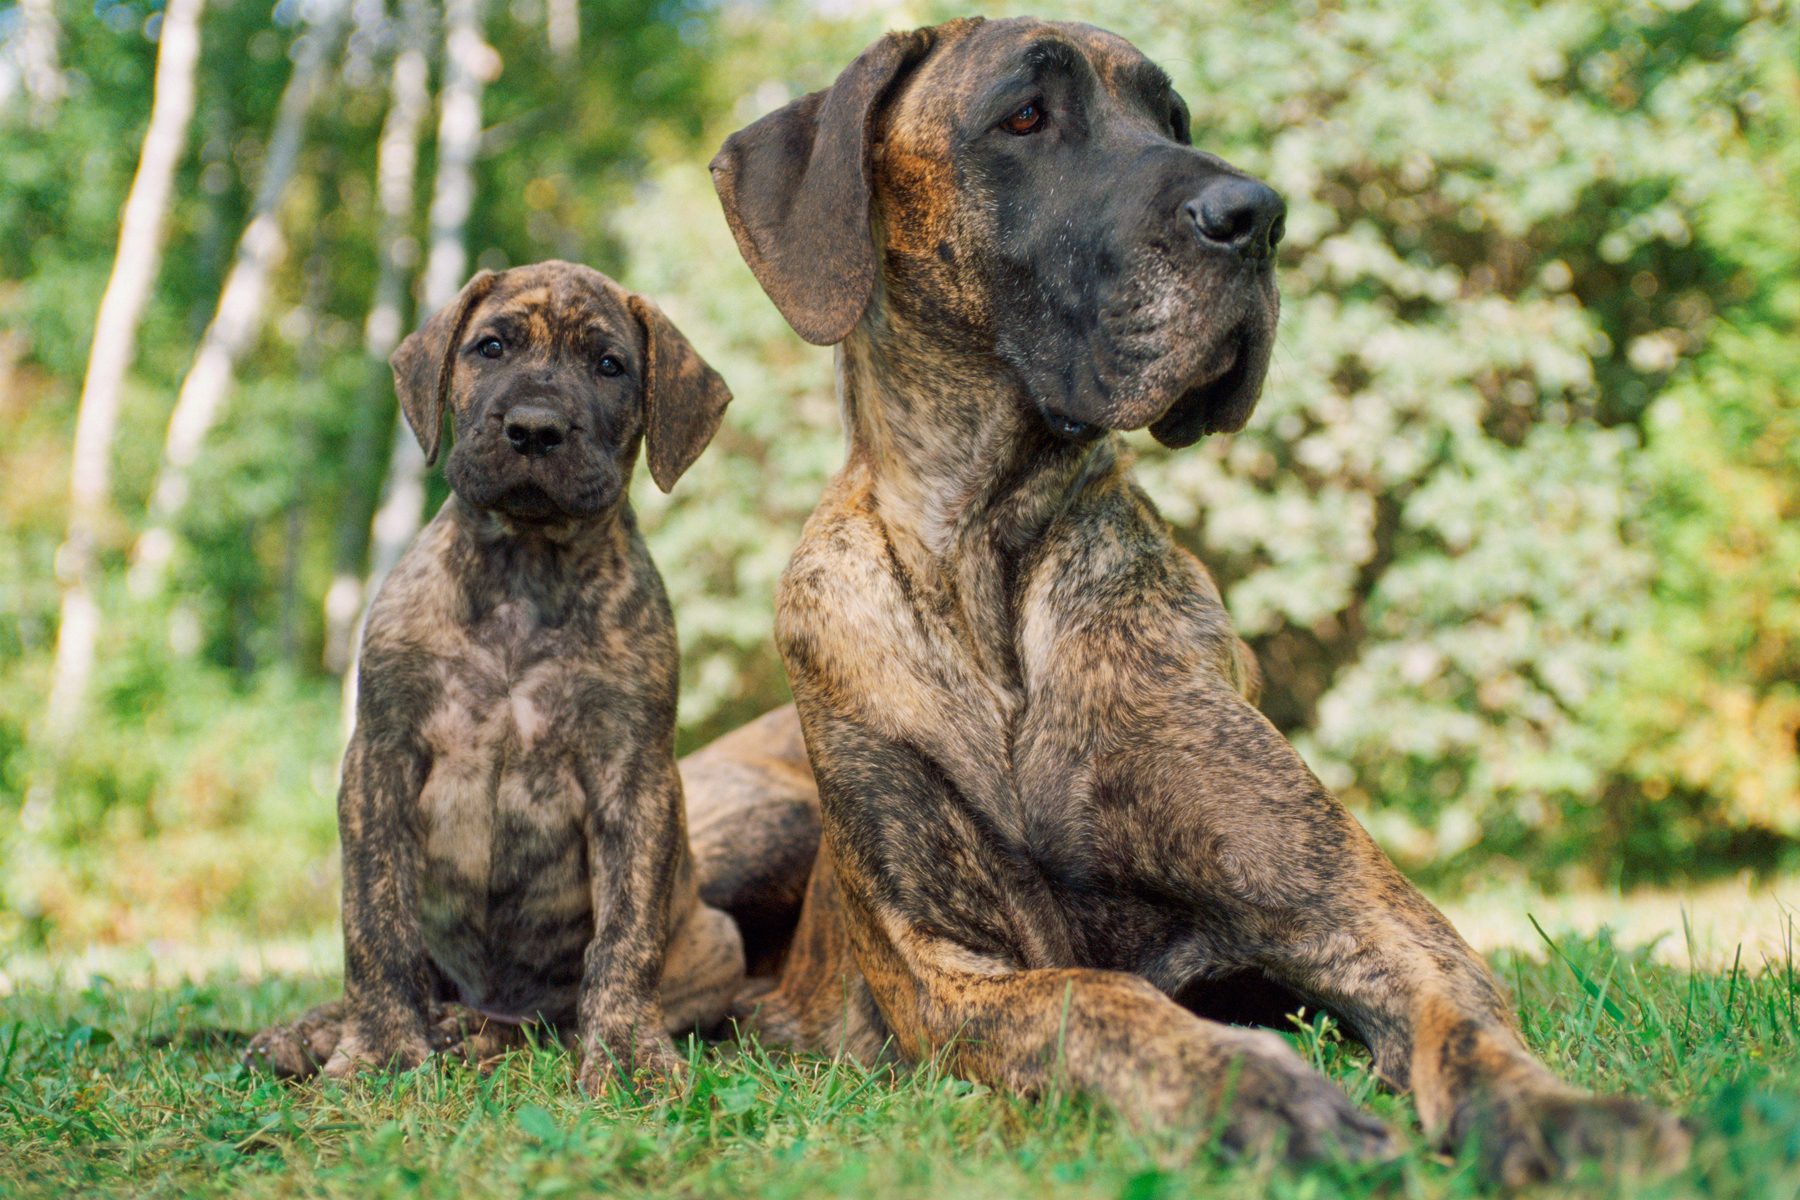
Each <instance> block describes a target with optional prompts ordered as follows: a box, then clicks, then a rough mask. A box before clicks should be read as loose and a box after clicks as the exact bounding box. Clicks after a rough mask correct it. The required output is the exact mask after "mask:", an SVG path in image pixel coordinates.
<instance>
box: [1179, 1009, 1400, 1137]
mask: <svg viewBox="0 0 1800 1200" xmlns="http://www.w3.org/2000/svg"><path fill="white" fill-rule="evenodd" d="M1225 1085H1226V1086H1225V1088H1224V1089H1223V1090H1222V1092H1221V1094H1220V1096H1219V1101H1220V1104H1221V1106H1222V1107H1221V1108H1220V1110H1219V1113H1218V1116H1217V1117H1216V1118H1215V1120H1216V1123H1217V1129H1218V1135H1219V1140H1220V1143H1221V1144H1222V1145H1223V1146H1224V1147H1225V1148H1226V1149H1228V1150H1231V1151H1233V1152H1236V1153H1249V1154H1263V1153H1267V1152H1268V1151H1270V1150H1272V1149H1274V1148H1275V1147H1277V1146H1280V1147H1282V1148H1283V1149H1284V1150H1285V1152H1286V1155H1287V1157H1288V1158H1289V1159H1291V1160H1294V1161H1302V1162H1310V1161H1315V1160H1318V1159H1323V1158H1340V1159H1352V1160H1356V1161H1375V1160H1382V1159H1388V1158H1392V1157H1393V1156H1394V1155H1395V1154H1397V1153H1398V1151H1399V1147H1398V1144H1397V1143H1396V1141H1395V1139H1394V1134H1393V1131H1392V1130H1390V1129H1389V1128H1388V1127H1387V1125H1386V1123H1385V1122H1383V1121H1382V1120H1381V1119H1380V1118H1378V1117H1375V1116H1373V1115H1371V1114H1369V1113H1366V1112H1364V1111H1362V1110H1361V1109H1359V1108H1357V1107H1356V1105H1354V1104H1352V1103H1351V1102H1350V1098H1349V1097H1348V1096H1346V1095H1344V1093H1343V1091H1342V1090H1341V1089H1340V1088H1339V1087H1338V1086H1337V1085H1336V1084H1334V1083H1332V1082H1331V1081H1330V1080H1329V1079H1327V1078H1325V1076H1323V1075H1321V1074H1320V1073H1319V1072H1318V1071H1316V1070H1314V1069H1313V1068H1312V1067H1310V1066H1308V1065H1307V1064H1306V1063H1305V1062H1304V1061H1303V1060H1302V1059H1301V1058H1300V1056H1299V1055H1298V1054H1296V1053H1295V1052H1294V1050H1293V1048H1292V1047H1291V1046H1289V1045H1288V1044H1287V1043H1286V1042H1284V1041H1282V1040H1281V1038H1279V1037H1278V1036H1276V1035H1275V1034H1273V1033H1268V1032H1266V1031H1260V1030H1258V1031H1250V1030H1245V1031H1242V1043H1241V1046H1240V1047H1239V1048H1238V1049H1237V1052H1236V1054H1235V1055H1234V1057H1233V1058H1232V1060H1231V1063H1230V1065H1229V1066H1228V1067H1227V1068H1226V1080H1225Z"/></svg>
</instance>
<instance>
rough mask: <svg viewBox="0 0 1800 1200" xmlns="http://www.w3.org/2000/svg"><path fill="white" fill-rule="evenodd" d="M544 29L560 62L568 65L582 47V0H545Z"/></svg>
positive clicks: (553, 52) (551, 48) (551, 51)
mask: <svg viewBox="0 0 1800 1200" xmlns="http://www.w3.org/2000/svg"><path fill="white" fill-rule="evenodd" d="M544 29H545V32H546V33H547V34H548V35H549V41H550V53H551V54H554V55H555V56H556V59H557V61H558V63H560V64H562V65H565V66H566V65H567V64H569V63H570V62H572V61H574V58H575V52H576V51H577V50H579V49H581V4H580V0H544Z"/></svg>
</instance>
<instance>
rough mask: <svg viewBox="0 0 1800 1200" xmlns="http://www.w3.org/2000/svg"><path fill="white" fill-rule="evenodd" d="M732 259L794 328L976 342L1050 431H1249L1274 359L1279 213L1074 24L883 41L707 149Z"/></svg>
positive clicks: (1166, 103) (820, 336) (997, 27)
mask: <svg viewBox="0 0 1800 1200" xmlns="http://www.w3.org/2000/svg"><path fill="white" fill-rule="evenodd" d="M712 167H713V177H714V182H715V184H716V186H717V188H718V191H719V196H720V199H721V200H722V201H723V203H724V206H725V215H726V219H727V220H728V221H729V222H730V224H731V228H732V232H733V233H734V234H735V235H736V237H737V241H738V246H739V248H740V249H741V250H742V252H743V254H744V258H745V259H746V261H748V263H749V264H750V267H751V270H752V271H753V272H755V274H756V277H757V279H758V281H759V282H760V283H761V284H762V286H763V288H764V290H765V291H767V292H768V294H769V296H770V298H771V299H772V300H774V302H775V304H776V306H777V307H778V308H780V310H781V312H782V314H783V315H784V316H785V317H786V318H787V319H788V321H789V323H790V324H792V325H793V327H794V329H795V330H796V331H797V332H798V333H799V334H800V335H801V336H802V337H804V338H806V339H807V340H808V341H811V342H815V343H819V344H830V343H833V342H837V341H840V340H842V339H844V338H845V337H847V336H848V335H849V334H850V332H851V331H852V330H853V329H854V328H855V327H856V326H857V324H858V322H859V321H861V320H862V319H863V316H864V313H865V312H866V311H867V310H868V309H869V307H870V300H871V297H873V296H874V295H875V294H876V293H875V287H876V284H877V282H878V279H879V280H880V281H881V282H883V283H884V285H885V286H884V289H883V292H882V301H881V302H882V304H884V305H886V306H889V308H890V310H892V309H893V308H894V307H895V306H904V308H905V316H906V318H907V320H908V321H909V322H910V323H911V324H913V325H914V326H918V325H921V324H923V325H925V326H927V327H928V328H931V329H932V331H933V334H934V336H941V339H942V340H943V341H945V342H947V343H949V344H955V345H959V346H968V345H974V346H979V347H982V348H983V350H984V351H985V352H988V353H991V354H992V355H994V356H995V357H997V358H998V359H999V360H1000V362H1001V363H1003V364H1005V366H1006V367H1008V368H1010V370H1011V371H1012V372H1013V373H1014V375H1015V376H1016V377H1017V379H1018V380H1019V381H1020V383H1021V384H1022V385H1023V389H1024V391H1025V392H1026V393H1027V394H1028V396H1029V398H1030V401H1031V403H1032V406H1033V407H1034V408H1035V409H1036V411H1037V413H1038V414H1039V415H1040V416H1041V418H1042V419H1043V420H1044V421H1045V422H1046V423H1047V424H1048V425H1049V426H1050V428H1051V429H1052V430H1053V431H1054V432H1056V433H1057V434H1059V435H1060V436H1063V437H1067V438H1072V439H1083V438H1087V437H1091V436H1094V435H1096V434H1097V433H1098V432H1099V431H1100V430H1104V429H1138V428H1143V427H1145V426H1148V427H1149V428H1150V430H1151V432H1152V433H1154V434H1155V435H1156V437H1157V438H1159V439H1160V440H1161V441H1163V442H1164V443H1165V444H1168V445H1171V446H1180V445H1187V444H1189V443H1191V442H1193V441H1194V440H1195V439H1197V438H1199V437H1200V436H1202V435H1204V434H1206V433H1211V432H1215V431H1225V430H1235V429H1240V428H1242V427H1243V424H1244V422H1245V421H1246V420H1247V419H1248V418H1249V416H1250V411H1251V409H1252V408H1254V407H1255V404H1256V400H1257V397H1258V395H1259V394H1260V392H1261V389H1262V380H1263V375H1264V373H1265V372H1266V370H1267V368H1268V363H1269V352H1270V348H1271V345H1272V343H1273V339H1274V332H1275V320H1276V313H1277V310H1278V301H1277V297H1276V291H1275V277H1274V270H1273V259H1274V251H1275V245H1276V243H1277V242H1278V241H1279V240H1280V238H1281V234H1282V224H1283V220H1284V215H1285V206H1284V205H1283V203H1282V200H1281V198H1280V197H1279V196H1277V195H1276V194H1275V192H1274V191H1272V190H1271V189H1270V188H1269V187H1268V186H1267V185H1266V184H1263V183H1262V182H1260V181H1258V180H1256V179H1254V178H1252V177H1251V176H1249V175H1246V174H1244V173H1243V172H1241V171H1239V170H1237V169H1236V168H1234V167H1232V166H1231V165H1230V164H1228V163H1226V162H1224V161H1222V160H1221V159H1219V158H1216V157H1214V156H1213V155H1211V154H1207V153H1205V152H1203V151H1201V150H1198V149H1195V148H1194V146H1193V145H1192V139H1191V134H1190V130H1189V128H1188V110H1187V105H1186V104H1185V103H1184V102H1183V100H1182V99H1181V97H1180V96H1179V95H1177V94H1176V92H1175V90H1174V88H1173V87H1172V86H1171V85H1170V83H1169V78H1168V76H1167V75H1165V74H1164V73H1163V72H1162V71H1161V70H1160V69H1159V68H1158V67H1157V66H1156V65H1155V64H1153V63H1151V62H1150V61H1149V60H1148V59H1147V58H1145V57H1144V56H1143V55H1142V54H1141V53H1139V52H1138V50H1137V49H1136V48H1135V47H1133V46H1132V45H1131V44H1130V43H1129V42H1126V41H1125V40H1123V39H1122V38H1119V37H1116V36H1114V35H1113V34H1109V33H1106V32H1103V31H1101V30H1098V29H1094V28H1092V27H1090V26H1085V25H1071V24H1063V23H1047V22H1042V21H1037V20H1032V19H1018V20H1006V21H982V20H979V19H974V20H963V21H953V22H950V23H948V24H946V25H940V26H936V27H934V28H930V29H922V30H916V31H914V32H911V33H895V34H889V35H888V36H886V37H884V38H883V39H882V40H880V41H879V42H876V43H875V44H874V45H873V46H870V47H869V48H868V49H867V50H865V51H864V52H863V53H862V55H861V56H860V57H858V58H857V59H856V61H855V62H853V63H851V64H850V66H848V67H847V68H845V69H844V71H843V73H842V74H841V75H839V76H838V78H837V81H836V82H835V83H834V84H833V85H832V86H831V87H829V88H827V89H826V90H824V91H822V92H814V93H813V94H811V95H808V96H804V97H802V98H801V99H799V100H796V101H794V102H793V103H792V104H789V105H788V106H787V107H785V108H783V109H780V110H779V111H777V112H774V113H771V114H770V115H768V116H766V117H764V118H762V119H761V120H759V121H757V122H755V123H754V124H752V125H750V126H748V127H746V128H744V129H742V130H739V131H738V132H737V133H735V134H733V135H732V136H731V137H730V138H729V139H727V141H726V143H725V146H724V148H723V149H722V150H720V152H719V154H718V157H716V158H715V159H714V160H713V164H712Z"/></svg>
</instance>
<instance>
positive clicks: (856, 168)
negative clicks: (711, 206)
mask: <svg viewBox="0 0 1800 1200" xmlns="http://www.w3.org/2000/svg"><path fill="white" fill-rule="evenodd" d="M934 40H935V34H934V32H933V31H932V30H930V29H917V30H914V31H912V32H911V33H890V34H888V35H887V36H885V37H883V38H882V39H881V40H880V41H878V42H876V43H875V44H874V45H872V46H870V47H869V48H868V49H867V50H864V51H863V52H862V53H861V54H860V55H858V56H857V58H856V61H855V62H853V63H851V64H850V65H849V66H847V67H845V68H844V70H843V73H842V74H840V75H839V76H838V77H837V81H836V82H835V83H833V84H832V85H831V86H830V87H828V88H826V89H825V90H824V91H822V92H813V93H812V94H810V95H806V96H802V97H800V99H798V100H795V101H794V102H793V103H792V104H789V105H787V106H786V107H785V108H781V109H777V110H776V111H775V112H772V113H770V114H769V115H768V116H766V117H763V118H762V119H761V120H758V121H756V122H755V123H753V124H751V125H747V126H745V127H744V128H743V129H740V130H738V131H737V132H736V133H734V134H732V135H731V136H730V137H728V138H726V139H725V145H724V147H723V148H722V149H721V150H720V151H719V153H718V154H717V155H716V156H715V157H714V158H713V160H712V175H713V186H714V187H715V188H717V189H718V192H719V201H720V202H721V203H722V204H723V205H724V206H725V220H726V222H727V223H729V224H730V226H731V232H732V236H734V237H735V238H737V244H738V249H739V250H740V251H741V252H742V253H743V255H744V261H745V262H747V263H749V264H750V270H751V271H752V272H753V273H754V274H755V275H756V281H757V282H758V283H760V284H762V288H763V291H765V292H767V293H768V294H769V299H771V300H773V301H774V302H775V307H776V308H778V309H780V310H781V315H782V316H784V317H786V318H787V322H788V324H789V325H792V326H793V327H794V332H795V333H798V334H799V335H800V336H801V337H803V338H805V339H806V340H807V341H809V342H811V343H813V344H814V345H816V346H829V345H832V344H833V343H835V342H841V341H843V340H844V338H845V337H846V336H848V334H849V333H850V331H851V330H852V329H854V328H856V323H857V322H858V321H859V320H861V319H862V314H863V310H864V309H865V308H867V307H868V304H869V297H870V295H871V294H872V293H873V292H874V289H875V270H876V257H875V242H874V239H873V237H872V236H871V235H870V232H869V182H870V174H871V172H870V162H869V127H870V125H871V124H872V123H873V120H874V117H875V113H876V110H877V109H878V108H879V107H880V105H881V102H882V100H883V98H884V97H886V96H887V94H888V93H889V91H891V90H892V88H893V85H894V82H895V81H896V80H897V79H899V78H900V75H901V72H903V71H904V70H906V68H907V67H909V66H911V65H912V64H914V63H916V62H918V61H919V60H920V59H921V58H923V57H924V56H925V54H926V53H927V52H928V51H929V50H930V49H931V46H932V44H933V42H934Z"/></svg>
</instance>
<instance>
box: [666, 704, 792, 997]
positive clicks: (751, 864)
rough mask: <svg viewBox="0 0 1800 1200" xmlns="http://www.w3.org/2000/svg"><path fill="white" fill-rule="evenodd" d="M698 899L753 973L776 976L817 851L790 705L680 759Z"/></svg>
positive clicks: (766, 714) (767, 714) (790, 936)
mask: <svg viewBox="0 0 1800 1200" xmlns="http://www.w3.org/2000/svg"><path fill="white" fill-rule="evenodd" d="M680 766H681V783H682V792H683V793H684V795H685V796H686V799H687V815H688V842H689V844H690V845H691V846H692V847H693V854H694V871H695V876H696V880H697V882H698V883H699V887H700V898H701V899H702V900H704V901H705V902H706V903H707V904H709V905H711V906H713V907H714V908H717V909H720V910H722V911H724V912H726V913H729V914H730V915H731V918H732V919H733V920H734V921H736V922H737V925H738V929H739V930H740V932H741V933H742V935H743V942H744V954H745V958H746V959H747V960H748V964H749V971H750V974H751V975H759V976H766V975H771V974H773V973H774V972H775V970H776V969H777V967H778V966H779V964H780V962H781V959H782V957H783V955H784V954H785V953H786V951H787V948H788V943H789V940H790V939H791V938H792V937H793V934H794V929H795V926H796V924H797V923H798V921H799V919H800V906H801V902H802V900H803V899H804V898H805V896H806V888H807V879H808V877H809V876H810V875H811V873H812V868H813V859H814V858H815V857H816V856H817V854H818V849H819V791H818V785H817V784H815V783H814V782H813V775H812V767H811V765H810V764H809V762H808V761H807V756H806V744H805V742H804V741H803V740H802V739H801V736H800V720H799V718H798V717H797V716H796V715H795V713H794V708H793V706H792V705H788V706H787V707H785V708H778V709H776V710H774V711H773V712H769V713H765V714H764V715H762V716H761V717H758V718H757V719H756V720H754V721H751V722H750V723H749V724H747V725H744V726H743V727H741V728H739V729H736V730H734V731H733V732H731V733H728V734H726V735H725V736H724V737H721V738H719V739H718V740H717V741H715V742H712V743H711V744H709V745H707V746H704V747H702V748H701V749H699V750H696V751H695V752H694V753H692V754H690V755H688V756H687V757H686V758H684V759H682V760H681V764H680Z"/></svg>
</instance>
